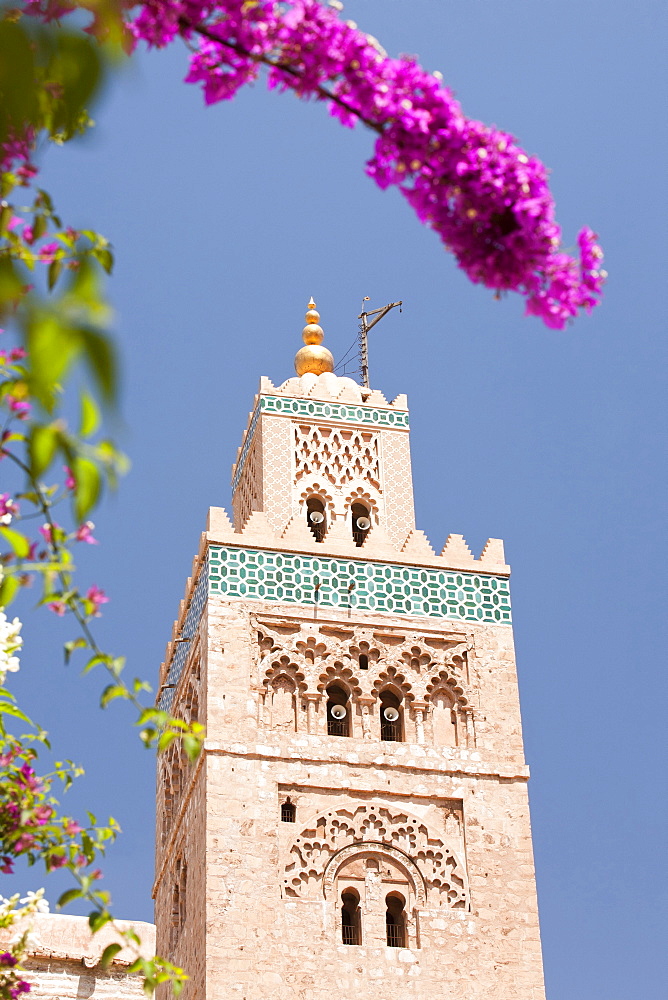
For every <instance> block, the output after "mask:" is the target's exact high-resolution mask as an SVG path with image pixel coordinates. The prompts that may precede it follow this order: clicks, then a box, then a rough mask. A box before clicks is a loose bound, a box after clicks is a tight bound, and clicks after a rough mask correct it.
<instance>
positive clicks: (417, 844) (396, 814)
mask: <svg viewBox="0 0 668 1000" xmlns="http://www.w3.org/2000/svg"><path fill="white" fill-rule="evenodd" d="M356 851H359V852H360V853H369V852H372V853H373V852H376V853H379V854H381V855H382V854H383V853H387V854H389V855H390V856H392V857H393V858H394V859H395V860H397V861H399V863H402V861H403V866H404V868H405V870H406V872H407V874H408V875H409V877H411V881H412V882H413V890H414V892H415V898H416V901H417V904H418V906H422V907H424V906H429V907H438V906H446V907H450V908H453V909H467V908H468V899H469V894H468V884H467V879H466V873H465V870H464V867H463V865H462V864H461V863H460V861H459V860H458V858H457V856H456V855H455V853H454V851H453V850H452V849H451V848H450V847H448V846H447V845H446V843H445V842H444V840H443V838H442V837H440V836H439V835H437V834H435V833H434V832H432V831H430V830H429V829H428V827H427V826H426V824H425V823H423V822H422V821H421V820H419V819H417V818H415V817H413V816H410V815H409V814H408V813H406V812H400V811H395V810H392V809H389V808H388V807H387V806H374V805H372V804H368V803H361V804H359V805H355V804H351V805H347V806H341V807H339V808H338V809H334V810H332V811H331V812H328V813H325V814H324V815H322V816H319V817H318V818H317V819H316V820H315V821H314V823H313V825H312V826H311V827H309V828H307V829H305V830H304V831H303V832H302V834H301V835H300V836H299V837H297V839H296V840H295V841H294V843H293V845H292V848H291V849H290V853H289V857H288V861H287V864H286V866H285V874H284V878H283V887H284V892H285V894H286V895H287V896H291V897H297V898H303V899H318V898H322V896H323V895H325V896H327V894H328V892H330V891H331V887H332V885H333V884H334V879H335V878H336V874H337V872H338V870H339V868H340V867H341V865H342V864H343V863H344V862H345V861H347V860H349V859H350V858H351V857H353V856H354V855H355V853H356ZM413 870H416V871H417V872H418V873H419V878H417V877H415V875H414V874H412V872H413Z"/></svg>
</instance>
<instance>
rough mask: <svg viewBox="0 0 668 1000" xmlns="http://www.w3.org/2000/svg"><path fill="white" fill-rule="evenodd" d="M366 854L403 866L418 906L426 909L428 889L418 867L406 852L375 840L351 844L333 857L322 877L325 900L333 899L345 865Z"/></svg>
mask: <svg viewBox="0 0 668 1000" xmlns="http://www.w3.org/2000/svg"><path fill="white" fill-rule="evenodd" d="M364 854H374V855H380V856H381V857H382V856H386V857H388V858H391V859H392V860H393V861H396V862H397V863H398V864H399V865H401V866H402V867H403V868H404V869H405V870H406V874H407V875H408V878H409V880H410V882H411V883H412V888H413V892H414V893H415V902H416V905H417V906H418V907H420V908H421V909H424V907H425V906H426V905H427V887H426V885H425V881H424V878H423V877H422V873H421V872H420V869H419V868H418V866H417V865H416V864H415V862H414V861H412V860H411V858H409V856H408V855H407V854H406V853H405V852H404V851H400V850H398V849H397V848H396V847H388V845H387V844H383V843H379V842H378V841H374V840H366V841H360V842H358V843H356V844H350V845H349V846H348V847H342V848H341V849H340V850H339V851H337V852H336V853H335V854H333V855H332V857H331V858H330V859H329V861H328V862H327V864H326V865H325V869H324V872H323V875H322V891H323V895H324V897H325V899H332V897H333V895H334V885H335V883H336V877H337V875H338V873H339V871H340V870H341V868H342V867H343V865H345V864H346V862H347V861H350V860H351V859H352V858H354V857H356V856H357V855H364Z"/></svg>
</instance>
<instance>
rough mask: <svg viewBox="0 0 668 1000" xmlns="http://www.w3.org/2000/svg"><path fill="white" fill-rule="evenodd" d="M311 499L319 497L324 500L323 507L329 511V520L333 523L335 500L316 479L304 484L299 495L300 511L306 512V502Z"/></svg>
mask: <svg viewBox="0 0 668 1000" xmlns="http://www.w3.org/2000/svg"><path fill="white" fill-rule="evenodd" d="M309 497H317V498H318V499H319V500H322V505H323V507H324V508H325V510H326V511H327V515H328V517H327V519H328V520H329V521H331V519H332V515H333V514H334V498H333V497H332V494H331V493H330V492H329V490H328V489H327V487H326V486H324V485H323V484H322V483H321V482H320V481H319V480H317V479H314V480H312V481H309V482H308V483H304V484H302V490H301V493H300V494H299V509H300V511H302V512H303V511H304V509H305V507H306V501H307V500H308V499H309Z"/></svg>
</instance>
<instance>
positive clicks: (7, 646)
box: [0, 611, 23, 684]
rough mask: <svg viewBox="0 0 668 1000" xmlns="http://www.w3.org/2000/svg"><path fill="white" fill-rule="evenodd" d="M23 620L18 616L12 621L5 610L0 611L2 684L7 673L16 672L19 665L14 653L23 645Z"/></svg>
mask: <svg viewBox="0 0 668 1000" xmlns="http://www.w3.org/2000/svg"><path fill="white" fill-rule="evenodd" d="M21 624H22V623H21V622H20V621H19V619H18V618H15V619H14V621H12V622H10V621H9V620H8V618H7V615H6V614H5V612H4V611H0V684H2V683H3V682H4V679H5V674H7V673H15V672H16V671H17V670H18V669H19V667H20V663H19V658H18V656H15V655H14V654H15V653H17V652H18V650H19V649H20V648H21V646H22V645H23V639H22V638H21V636H20V635H19V632H20V631H21Z"/></svg>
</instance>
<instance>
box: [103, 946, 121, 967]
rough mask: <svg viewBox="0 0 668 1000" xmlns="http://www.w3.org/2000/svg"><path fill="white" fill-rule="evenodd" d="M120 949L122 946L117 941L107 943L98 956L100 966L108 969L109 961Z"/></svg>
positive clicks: (111, 960) (110, 961)
mask: <svg viewBox="0 0 668 1000" xmlns="http://www.w3.org/2000/svg"><path fill="white" fill-rule="evenodd" d="M122 950H123V946H122V945H120V944H118V942H114V944H108V945H107V947H106V948H105V949H104V951H103V952H102V955H101V957H100V965H101V966H102V968H103V969H108V968H109V966H110V965H111V963H112V962H113V960H114V958H115V957H116V955H118V953H119V951H122Z"/></svg>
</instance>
